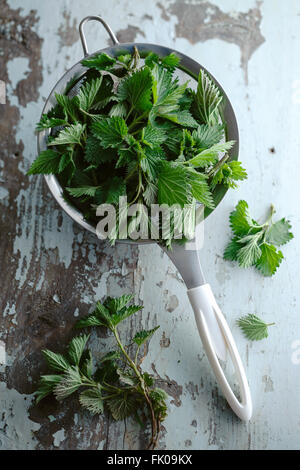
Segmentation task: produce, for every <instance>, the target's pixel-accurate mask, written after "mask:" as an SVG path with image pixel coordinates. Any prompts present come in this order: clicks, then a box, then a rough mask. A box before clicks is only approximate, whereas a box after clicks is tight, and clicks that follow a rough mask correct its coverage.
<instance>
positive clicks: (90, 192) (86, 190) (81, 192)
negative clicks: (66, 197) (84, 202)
mask: <svg viewBox="0 0 300 470" xmlns="http://www.w3.org/2000/svg"><path fill="white" fill-rule="evenodd" d="M98 188H99V186H83V187H81V188H66V190H67V191H68V193H69V194H71V196H73V197H81V196H89V197H93V196H95V193H96V191H97V189H98Z"/></svg>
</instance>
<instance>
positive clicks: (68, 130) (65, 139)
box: [48, 122, 86, 146]
mask: <svg viewBox="0 0 300 470" xmlns="http://www.w3.org/2000/svg"><path fill="white" fill-rule="evenodd" d="M85 128H86V125H85V124H81V123H80V122H77V124H71V125H70V126H68V127H65V128H64V129H63V130H61V131H60V133H59V134H58V136H57V137H55V138H54V139H53V140H51V142H48V146H50V145H51V146H53V145H66V144H80V141H81V136H82V134H83V132H84V130H85Z"/></svg>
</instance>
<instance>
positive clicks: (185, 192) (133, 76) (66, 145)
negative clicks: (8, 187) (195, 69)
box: [28, 48, 247, 245]
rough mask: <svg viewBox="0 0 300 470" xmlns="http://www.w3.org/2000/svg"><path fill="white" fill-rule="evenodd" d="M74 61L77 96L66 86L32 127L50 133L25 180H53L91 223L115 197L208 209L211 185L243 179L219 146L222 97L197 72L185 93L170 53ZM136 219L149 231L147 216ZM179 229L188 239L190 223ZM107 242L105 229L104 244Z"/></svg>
mask: <svg viewBox="0 0 300 470" xmlns="http://www.w3.org/2000/svg"><path fill="white" fill-rule="evenodd" d="M82 64H83V65H84V66H85V67H86V73H85V75H84V78H83V79H82V82H81V84H80V87H79V91H78V94H77V95H76V96H73V97H72V98H71V97H69V96H68V94H67V93H68V90H69V89H71V88H72V84H69V86H68V87H67V90H66V94H62V95H58V94H56V95H55V96H56V101H57V104H56V105H55V106H54V108H52V109H51V110H50V111H49V112H48V113H47V114H44V115H43V116H42V118H41V120H40V122H39V123H38V124H37V131H44V130H46V129H51V134H50V135H49V137H48V142H47V146H48V148H47V150H44V151H42V152H41V153H40V155H39V156H38V157H37V159H36V160H35V161H34V162H33V164H32V166H31V168H30V170H29V172H28V173H29V174H37V173H41V174H55V175H57V177H58V179H59V181H60V183H61V185H62V187H63V188H64V196H65V198H66V199H67V200H68V201H69V202H71V204H73V205H75V206H76V207H77V208H79V209H80V210H81V212H82V213H83V215H84V217H85V218H86V219H87V220H89V221H90V222H91V223H94V224H96V222H97V219H96V207H97V206H98V205H100V204H102V203H110V204H113V205H115V207H116V209H118V202H119V197H120V196H126V197H127V204H128V206H131V205H132V204H134V203H136V204H140V205H141V207H142V206H146V207H150V206H151V204H166V205H168V206H172V205H174V204H178V205H179V206H181V207H183V206H185V207H189V208H190V211H191V214H193V213H194V212H195V205H196V201H199V202H200V203H202V204H204V205H205V206H206V207H207V208H210V209H213V208H214V206H215V202H214V195H215V189H216V188H220V186H225V187H226V188H228V187H232V188H234V187H236V182H237V181H238V180H243V179H245V178H246V177H247V173H246V171H245V170H244V169H243V168H242V166H241V163H240V162H238V161H235V160H232V161H229V156H228V153H227V152H228V150H229V149H231V147H232V146H233V145H234V141H226V122H225V121H224V118H223V105H224V100H223V96H222V94H221V91H220V89H219V88H218V87H217V86H216V84H215V83H214V82H213V80H212V79H211V78H210V76H209V75H208V74H207V73H206V72H204V71H203V70H201V71H200V73H199V77H198V86H197V90H196V91H194V90H192V89H191V88H190V87H189V86H188V82H186V83H183V84H180V82H179V79H178V77H176V76H175V75H176V68H177V67H178V66H179V58H178V57H177V56H176V55H175V54H174V53H172V54H170V55H168V56H167V57H164V58H160V57H158V56H157V55H156V54H154V53H149V54H148V55H147V56H146V57H145V59H144V62H143V63H141V61H140V57H139V53H138V50H137V49H136V48H135V50H134V53H133V54H132V55H131V54H125V55H120V56H118V57H116V58H114V57H110V56H108V55H107V54H105V53H100V54H97V55H95V56H93V57H92V58H87V59H84V60H83V61H82ZM77 87H78V84H77ZM141 214H142V215H141V217H145V218H146V220H145V223H146V224H148V225H149V226H150V225H151V218H150V217H148V216H147V214H145V211H143V210H142V209H141ZM133 223H134V220H131V219H130V218H129V220H128V225H129V226H130V224H133ZM174 223H175V222H174ZM187 223H189V224H190V225H191V228H190V230H189V228H188V227H187V228H186V232H187V233H193V231H194V226H195V219H194V217H193V216H191V217H186V220H185V224H187ZM175 229H176V228H175V227H173V232H172V229H171V233H170V240H168V241H167V244H169V245H170V244H171V240H172V233H174V231H175ZM128 231H129V233H130V230H128ZM116 238H117V231H116V230H112V232H111V233H110V239H111V241H112V242H114V241H115V239H116Z"/></svg>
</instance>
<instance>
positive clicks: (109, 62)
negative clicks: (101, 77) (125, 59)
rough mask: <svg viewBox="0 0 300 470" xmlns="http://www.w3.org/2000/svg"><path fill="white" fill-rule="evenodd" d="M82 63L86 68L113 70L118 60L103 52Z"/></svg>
mask: <svg viewBox="0 0 300 470" xmlns="http://www.w3.org/2000/svg"><path fill="white" fill-rule="evenodd" d="M81 63H82V65H84V66H85V67H88V68H92V69H96V70H112V69H113V67H114V65H115V63H116V59H115V58H114V57H110V56H109V55H107V54H105V53H104V52H101V53H100V54H96V55H94V56H93V57H89V58H88V59H83V60H82V61H81Z"/></svg>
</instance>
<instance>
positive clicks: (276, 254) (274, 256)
mask: <svg viewBox="0 0 300 470" xmlns="http://www.w3.org/2000/svg"><path fill="white" fill-rule="evenodd" d="M260 250H261V256H260V258H259V259H258V260H256V261H257V262H256V267H257V268H258V269H259V270H260V272H261V274H262V275H263V276H272V275H273V274H275V272H276V270H277V268H278V267H279V265H280V263H281V261H282V260H283V254H282V252H281V251H280V250H276V248H275V246H273V245H269V244H268V243H263V244H262V245H260Z"/></svg>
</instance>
